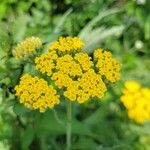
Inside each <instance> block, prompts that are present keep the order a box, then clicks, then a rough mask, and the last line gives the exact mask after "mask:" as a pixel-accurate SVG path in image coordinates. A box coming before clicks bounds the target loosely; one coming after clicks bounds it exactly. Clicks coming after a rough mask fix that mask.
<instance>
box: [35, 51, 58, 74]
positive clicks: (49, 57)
mask: <svg viewBox="0 0 150 150" xmlns="http://www.w3.org/2000/svg"><path fill="white" fill-rule="evenodd" d="M57 58H58V55H57V54H56V51H50V52H49V53H45V54H42V55H41V56H40V57H36V58H35V64H36V69H37V70H40V71H41V72H42V73H46V74H47V75H48V76H51V75H52V73H53V70H54V69H55V62H56V60H57Z"/></svg>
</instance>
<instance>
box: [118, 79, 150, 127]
mask: <svg viewBox="0 0 150 150" xmlns="http://www.w3.org/2000/svg"><path fill="white" fill-rule="evenodd" d="M121 101H122V103H123V104H124V106H125V107H126V108H127V110H128V116H129V118H131V119H133V120H134V121H136V122H137V123H140V124H143V123H144V122H146V121H150V88H145V87H142V86H141V85H140V84H139V83H138V82H136V81H126V82H125V88H124V89H123V95H122V96H121Z"/></svg>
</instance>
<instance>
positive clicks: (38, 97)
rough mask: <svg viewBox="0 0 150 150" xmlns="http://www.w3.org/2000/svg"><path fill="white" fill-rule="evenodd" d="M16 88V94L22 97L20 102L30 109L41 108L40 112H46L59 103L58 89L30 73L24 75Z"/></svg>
mask: <svg viewBox="0 0 150 150" xmlns="http://www.w3.org/2000/svg"><path fill="white" fill-rule="evenodd" d="M15 90H16V95H17V96H19V97H20V103H23V104H24V105H25V107H27V108H29V109H39V110H40V112H44V111H45V110H46V109H48V108H53V107H54V105H56V104H59V96H58V95H56V90H55V89H54V88H53V87H52V86H48V84H47V82H46V81H45V80H43V79H40V78H38V77H32V76H31V75H28V74H26V75H24V76H22V77H21V81H20V83H19V85H17V86H16V87H15Z"/></svg>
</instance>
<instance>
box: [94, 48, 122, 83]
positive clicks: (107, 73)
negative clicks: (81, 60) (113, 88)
mask: <svg viewBox="0 0 150 150" xmlns="http://www.w3.org/2000/svg"><path fill="white" fill-rule="evenodd" d="M94 59H95V61H96V68H97V69H98V73H99V74H101V75H102V76H104V77H105V78H106V79H107V80H108V81H110V82H116V81H118V80H119V79H120V68H121V66H120V63H119V62H118V61H117V60H116V59H114V58H113V57H112V54H111V53H110V52H108V51H103V49H97V50H95V52H94Z"/></svg>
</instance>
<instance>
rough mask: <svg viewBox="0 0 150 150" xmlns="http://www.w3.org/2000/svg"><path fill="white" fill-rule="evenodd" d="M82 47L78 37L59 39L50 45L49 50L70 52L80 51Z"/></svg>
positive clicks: (82, 44)
mask: <svg viewBox="0 0 150 150" xmlns="http://www.w3.org/2000/svg"><path fill="white" fill-rule="evenodd" d="M83 46H84V43H83V41H82V40H81V39H80V38H78V37H60V38H59V40H58V41H55V42H53V43H52V45H51V46H50V47H49V50H50V51H51V50H58V51H59V52H71V51H74V50H80V49H81V48H82V47H83Z"/></svg>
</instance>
